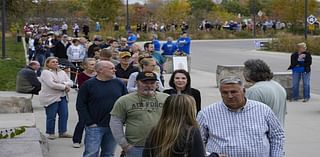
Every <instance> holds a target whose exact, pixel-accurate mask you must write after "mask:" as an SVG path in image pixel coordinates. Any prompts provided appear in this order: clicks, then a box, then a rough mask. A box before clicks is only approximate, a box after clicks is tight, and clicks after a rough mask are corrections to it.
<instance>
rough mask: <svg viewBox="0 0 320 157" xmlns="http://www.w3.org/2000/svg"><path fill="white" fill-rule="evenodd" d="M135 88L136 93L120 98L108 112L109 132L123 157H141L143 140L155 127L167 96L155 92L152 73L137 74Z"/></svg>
mask: <svg viewBox="0 0 320 157" xmlns="http://www.w3.org/2000/svg"><path fill="white" fill-rule="evenodd" d="M137 87H138V89H137V92H133V93H129V94H128V95H125V96H122V97H121V98H119V99H118V100H117V102H116V103H115V105H114V107H113V109H112V111H111V120H110V127H111V131H112V134H113V136H114V138H115V139H116V141H117V143H118V144H119V145H120V146H121V148H122V150H123V152H124V153H125V154H126V157H141V156H142V152H143V149H144V145H145V142H146V138H147V136H148V134H149V132H150V130H151V128H152V127H153V126H155V125H156V124H157V122H158V120H159V118H160V115H161V112H162V106H163V103H164V101H165V99H166V98H167V97H168V96H169V95H168V94H165V93H161V92H156V88H157V76H156V74H155V73H153V72H140V73H139V74H138V75H137ZM124 125H125V126H126V127H125V129H126V130H125V132H124V130H123V126H124Z"/></svg>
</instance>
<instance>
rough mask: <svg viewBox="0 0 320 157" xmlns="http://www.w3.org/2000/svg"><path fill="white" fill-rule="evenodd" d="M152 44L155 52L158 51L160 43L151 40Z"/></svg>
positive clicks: (156, 40)
mask: <svg viewBox="0 0 320 157" xmlns="http://www.w3.org/2000/svg"><path fill="white" fill-rule="evenodd" d="M152 44H153V46H154V50H155V51H160V47H161V43H160V41H159V40H158V39H153V40H152Z"/></svg>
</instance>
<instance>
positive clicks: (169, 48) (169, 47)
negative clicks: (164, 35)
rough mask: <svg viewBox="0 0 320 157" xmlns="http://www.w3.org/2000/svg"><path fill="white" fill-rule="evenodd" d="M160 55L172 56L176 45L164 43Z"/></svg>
mask: <svg viewBox="0 0 320 157" xmlns="http://www.w3.org/2000/svg"><path fill="white" fill-rule="evenodd" d="M161 50H162V51H163V53H162V55H173V54H174V53H175V52H176V51H177V45H176V44H175V43H173V42H171V41H170V42H169V41H168V42H166V43H164V44H163V45H162V48H161Z"/></svg>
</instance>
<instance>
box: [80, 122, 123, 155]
mask: <svg viewBox="0 0 320 157" xmlns="http://www.w3.org/2000/svg"><path fill="white" fill-rule="evenodd" d="M85 133H86V134H85V139H84V145H85V148H84V152H83V157H97V156H99V150H100V147H101V153H100V157H113V156H114V152H115V150H116V146H117V143H116V141H115V140H114V138H113V135H112V133H111V129H110V127H86V131H85Z"/></svg>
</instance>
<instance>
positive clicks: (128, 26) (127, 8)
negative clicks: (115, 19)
mask: <svg viewBox="0 0 320 157" xmlns="http://www.w3.org/2000/svg"><path fill="white" fill-rule="evenodd" d="M126 10H127V12H126V15H127V24H126V31H129V30H130V29H131V28H130V22H129V0H127V4H126Z"/></svg>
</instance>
